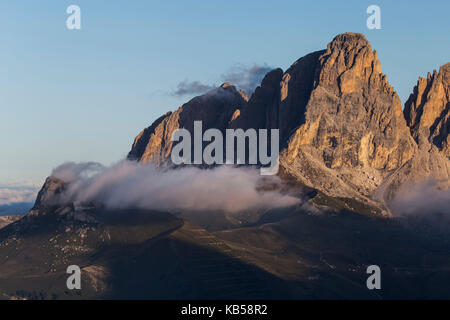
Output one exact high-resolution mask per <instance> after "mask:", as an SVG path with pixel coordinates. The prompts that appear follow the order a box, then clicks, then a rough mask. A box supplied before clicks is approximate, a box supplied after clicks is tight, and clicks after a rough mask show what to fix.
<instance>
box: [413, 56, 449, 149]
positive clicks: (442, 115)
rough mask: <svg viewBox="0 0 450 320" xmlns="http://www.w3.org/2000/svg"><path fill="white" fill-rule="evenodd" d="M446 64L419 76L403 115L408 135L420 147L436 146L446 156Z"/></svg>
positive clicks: (447, 98)
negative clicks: (407, 127)
mask: <svg viewBox="0 0 450 320" xmlns="http://www.w3.org/2000/svg"><path fill="white" fill-rule="evenodd" d="M449 108H450V63H447V64H445V65H443V66H442V67H441V68H440V69H439V73H437V72H436V70H434V72H433V75H431V74H430V73H428V76H427V78H426V79H425V78H419V80H418V81H417V85H416V86H415V87H414V92H413V93H412V94H411V96H410V97H409V99H408V101H407V102H406V103H405V109H404V114H405V118H406V121H407V123H408V126H409V127H410V128H411V134H412V136H413V137H414V139H415V140H416V141H417V143H418V144H419V146H420V147H422V148H424V149H430V148H432V147H436V148H438V150H439V151H441V152H442V153H443V154H444V155H445V156H446V157H447V158H450V138H449V135H448V132H449V129H450V118H449V117H450V116H449Z"/></svg>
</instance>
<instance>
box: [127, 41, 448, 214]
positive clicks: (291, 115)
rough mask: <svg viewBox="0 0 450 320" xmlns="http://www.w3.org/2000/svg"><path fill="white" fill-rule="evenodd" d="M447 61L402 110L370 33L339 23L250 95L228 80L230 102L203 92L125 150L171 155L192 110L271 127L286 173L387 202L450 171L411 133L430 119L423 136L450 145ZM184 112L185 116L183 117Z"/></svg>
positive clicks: (334, 192) (227, 124) (143, 156)
mask: <svg viewBox="0 0 450 320" xmlns="http://www.w3.org/2000/svg"><path fill="white" fill-rule="evenodd" d="M449 69H450V64H446V65H444V66H443V67H441V70H440V72H439V74H437V73H434V75H433V76H431V75H430V76H429V77H428V79H427V80H425V79H419V83H418V86H417V88H416V89H415V93H414V94H413V95H412V96H411V98H410V99H409V100H408V101H409V102H408V103H407V105H406V108H405V115H404V114H403V111H402V104H401V101H400V99H399V97H398V95H397V93H396V92H395V90H394V89H393V88H392V86H391V85H390V84H389V82H388V80H387V77H386V75H385V74H383V73H381V64H380V61H379V60H378V55H377V52H376V51H375V50H373V49H372V47H371V45H370V43H369V41H368V40H367V39H366V38H365V36H364V35H363V34H360V33H351V32H349V33H343V34H340V35H337V36H336V37H335V38H334V39H333V40H332V41H331V42H330V43H329V44H328V45H327V47H326V49H325V50H321V51H317V52H313V53H311V54H308V55H306V56H304V57H302V58H300V59H298V60H297V61H296V62H295V63H294V64H293V65H292V66H291V67H290V68H289V69H288V70H286V71H285V72H283V70H281V69H275V70H273V71H271V72H269V73H268V74H267V75H266V76H265V77H264V79H263V81H262V82H261V85H260V86H259V87H257V88H256V90H255V92H254V93H253V95H252V96H251V97H250V99H245V98H243V97H242V96H241V95H240V94H239V93H238V92H237V91H236V89H235V87H234V86H232V85H230V84H229V83H225V84H223V85H222V86H221V87H220V88H219V89H221V90H229V91H230V92H231V93H232V95H231V96H233V97H235V98H236V99H235V100H234V101H233V103H229V102H227V103H225V106H224V105H222V106H221V107H220V108H214V107H212V108H211V106H214V105H217V104H222V103H219V102H218V101H216V100H214V101H213V100H205V99H204V97H205V96H201V97H198V98H194V99H193V100H191V101H190V102H188V103H187V104H185V105H183V106H182V107H181V108H180V109H179V110H177V111H176V112H175V113H173V114H170V115H169V116H167V115H166V116H165V117H163V118H162V119H161V118H160V119H158V120H157V121H156V122H155V124H153V125H152V126H151V127H149V128H148V129H146V130H147V131H146V130H144V133H141V134H140V135H139V136H138V138H136V141H135V144H134V145H133V149H132V151H131V152H130V158H133V159H138V160H141V161H150V160H154V159H158V160H157V162H160V160H161V159H162V160H163V161H162V162H167V159H168V158H169V156H170V150H171V146H172V144H171V142H170V135H171V133H172V131H173V130H175V129H176V128H180V127H184V128H188V129H190V128H192V122H193V121H194V120H203V121H205V120H206V123H207V125H206V127H207V128H209V127H215V128H219V129H220V130H224V129H226V128H242V129H248V128H256V129H258V128H277V129H279V130H280V146H281V148H282V149H281V156H280V164H281V166H282V167H283V168H284V170H285V171H286V172H288V173H289V174H290V175H292V176H293V177H295V178H296V179H298V180H299V181H300V182H301V183H303V184H305V185H307V186H309V187H312V188H315V189H318V190H320V191H322V192H324V193H325V194H328V195H330V196H333V197H345V198H352V199H357V200H359V201H363V202H366V203H370V204H372V205H377V203H378V204H380V203H381V204H380V205H381V207H384V208H385V207H386V206H387V205H386V203H387V202H388V201H389V199H390V198H391V197H392V196H393V194H394V193H395V190H396V189H397V188H398V187H399V185H401V184H402V183H404V182H406V181H418V180H420V179H423V178H426V177H429V176H433V177H439V178H440V179H444V180H448V179H449V176H450V169H449V168H450V165H449V163H448V159H443V158H442V156H440V155H439V154H436V153H434V152H431V153H430V152H429V150H428V149H426V150H425V149H419V146H418V145H417V142H416V141H418V140H417V137H418V135H419V134H418V133H416V131H417V132H418V131H421V130H422V129H420V128H423V127H427V128H428V130H429V131H430V130H431V131H432V132H431V133H428V134H427V135H426V140H427V141H428V140H429V141H431V142H432V143H434V144H435V145H436V146H438V148H440V149H441V150H443V152H444V153H446V152H447V154H448V144H449V143H448V139H449V138H448V127H449V124H448V97H449V89H448V83H449V81H448V79H449ZM206 96H209V95H208V94H207V95H206ZM212 96H214V95H212ZM199 101H202V103H199ZM206 105H208V106H209V107H207V106H206ZM431 111H432V112H431ZM181 113H186V114H188V115H189V116H187V117H183V119H182V120H180V119H181V118H180V117H179V115H178V114H181ZM405 116H406V120H405ZM407 123H408V124H407ZM411 133H412V135H411ZM413 136H414V138H416V141H415V139H414V138H413ZM137 149H139V150H138V151H139V152H137Z"/></svg>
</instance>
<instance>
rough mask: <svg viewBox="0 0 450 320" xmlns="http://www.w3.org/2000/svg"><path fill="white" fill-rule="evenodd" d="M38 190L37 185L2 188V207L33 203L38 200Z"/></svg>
mask: <svg viewBox="0 0 450 320" xmlns="http://www.w3.org/2000/svg"><path fill="white" fill-rule="evenodd" d="M38 190H39V188H38V186H35V185H26V186H20V185H11V186H8V185H6V186H0V205H5V204H13V203H19V202H33V201H34V200H36V196H37V193H38Z"/></svg>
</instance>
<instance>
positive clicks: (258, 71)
mask: <svg viewBox="0 0 450 320" xmlns="http://www.w3.org/2000/svg"><path fill="white" fill-rule="evenodd" d="M271 70H273V68H272V67H269V66H268V65H266V64H264V65H257V64H254V65H253V66H245V65H243V64H236V65H234V66H233V67H231V68H230V69H229V70H228V71H227V72H226V73H224V74H222V76H221V77H220V82H229V83H230V84H232V85H234V86H236V87H237V88H238V89H241V90H243V91H245V92H246V93H247V94H249V95H251V94H252V93H253V92H254V91H255V89H256V87H257V86H259V85H260V84H261V81H262V79H263V78H264V76H265V75H266V74H267V73H268V72H270V71H271ZM216 87H217V86H216V85H208V84H203V83H201V82H200V81H188V80H184V81H182V82H180V83H179V84H178V85H177V89H176V90H175V91H174V92H173V93H172V95H174V96H179V97H181V96H186V95H200V94H204V93H206V92H208V91H211V90H213V89H214V88H216Z"/></svg>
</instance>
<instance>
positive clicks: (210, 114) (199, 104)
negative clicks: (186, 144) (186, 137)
mask: <svg viewBox="0 0 450 320" xmlns="http://www.w3.org/2000/svg"><path fill="white" fill-rule="evenodd" d="M247 99H248V98H247V96H246V95H245V93H244V92H242V91H238V90H237V89H236V87H234V86H232V85H230V84H229V83H224V84H223V85H221V86H220V87H219V88H217V89H215V90H212V91H210V92H208V93H206V94H204V95H202V96H199V97H195V98H193V99H192V100H191V101H189V102H188V103H186V104H184V105H183V106H181V107H180V108H178V110H176V111H175V112H168V113H166V114H165V115H164V116H162V117H160V118H159V119H157V120H156V121H155V122H154V123H153V124H152V125H151V126H150V127H148V128H147V129H145V130H144V131H142V132H141V133H140V134H139V135H138V136H137V137H136V139H135V140H134V143H133V147H132V149H131V151H130V153H129V154H128V159H130V160H139V161H142V162H149V161H153V162H155V163H157V164H160V165H163V164H166V163H167V162H168V160H169V161H170V153H171V151H172V146H173V143H172V141H171V137H172V133H173V132H174V131H175V130H177V129H180V128H184V129H187V130H189V132H191V134H193V131H194V121H202V124H203V131H205V130H207V129H209V128H216V129H219V130H222V131H223V130H225V129H226V128H227V127H228V126H229V124H230V121H231V120H232V119H233V117H236V116H237V115H238V114H239V110H240V109H242V108H243V107H244V106H245V105H246V104H247Z"/></svg>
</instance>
